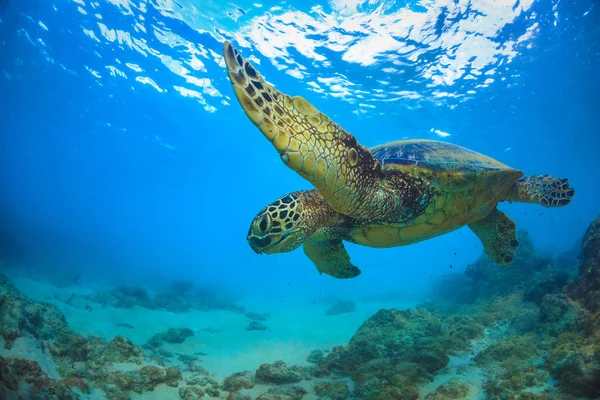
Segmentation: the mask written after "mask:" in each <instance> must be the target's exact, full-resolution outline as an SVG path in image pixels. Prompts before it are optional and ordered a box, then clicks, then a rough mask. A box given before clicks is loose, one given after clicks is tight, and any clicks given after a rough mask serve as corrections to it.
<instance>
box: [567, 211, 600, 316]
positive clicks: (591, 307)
mask: <svg viewBox="0 0 600 400" xmlns="http://www.w3.org/2000/svg"><path fill="white" fill-rule="evenodd" d="M580 258H581V265H580V267H579V277H578V278H577V279H576V280H575V282H573V283H572V284H570V285H569V287H568V288H567V293H568V294H569V296H570V297H571V298H572V299H573V300H577V301H579V303H580V304H581V305H582V306H583V307H584V308H585V309H587V310H588V311H590V312H591V313H592V314H595V313H598V312H599V311H600V217H599V218H596V219H595V220H594V221H593V222H592V223H591V224H590V226H589V227H588V229H587V231H586V233H585V235H584V237H583V241H582V252H581V257H580Z"/></svg>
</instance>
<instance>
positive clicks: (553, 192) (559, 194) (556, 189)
mask: <svg viewBox="0 0 600 400" xmlns="http://www.w3.org/2000/svg"><path fill="white" fill-rule="evenodd" d="M573 196H575V190H574V189H573V188H572V187H571V184H570V183H569V180H568V179H566V178H563V179H559V178H553V177H551V176H550V175H533V176H528V177H525V178H522V179H519V181H518V182H517V184H516V185H515V187H514V190H513V191H512V193H511V198H510V200H514V201H518V202H522V203H537V204H541V205H543V206H544V207H562V206H566V205H567V204H569V203H570V202H571V200H573Z"/></svg>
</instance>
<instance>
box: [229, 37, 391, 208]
mask: <svg viewBox="0 0 600 400" xmlns="http://www.w3.org/2000/svg"><path fill="white" fill-rule="evenodd" d="M224 53H225V63H226V64H227V71H228V74H229V79H230V81H231V84H232V86H233V91H234V92H235V95H236V97H237V99H238V101H239V103H240V105H241V106H242V108H243V109H244V111H245V113H246V115H247V116H248V118H250V120H251V121H252V122H253V123H254V124H255V125H256V126H257V127H258V128H259V129H260V131H261V132H262V133H263V134H264V136H265V137H266V138H267V139H268V140H269V141H270V142H271V143H272V144H273V146H274V147H275V149H277V151H278V152H279V154H280V156H281V159H282V160H283V162H284V163H285V164H286V165H287V166H288V167H290V168H291V169H293V170H294V171H296V172H297V173H298V174H300V176H302V177H303V178H305V179H307V180H308V181H310V182H311V183H312V184H313V185H314V186H315V187H316V188H317V189H318V190H319V191H320V192H321V194H322V195H323V198H324V199H325V201H326V202H327V204H328V205H329V206H330V207H331V208H332V209H333V210H334V211H336V212H338V213H341V214H345V215H348V216H351V217H354V218H378V217H379V218H380V217H381V216H382V215H385V213H386V212H387V213H389V209H392V208H393V207H394V206H396V205H397V204H396V203H399V205H400V206H401V204H402V203H401V199H400V196H398V193H395V191H394V190H392V189H390V188H388V187H387V186H386V185H385V184H383V183H382V179H381V178H382V176H383V173H382V170H381V164H380V162H379V161H377V160H376V159H375V158H374V157H373V155H372V154H371V153H370V152H369V150H368V149H367V148H365V147H364V146H362V145H360V144H359V143H357V141H356V139H355V138H354V136H352V135H351V134H349V133H348V132H346V131H345V130H344V129H342V128H341V127H340V126H339V125H337V124H336V123H335V122H333V121H331V120H330V119H329V118H328V117H327V116H326V115H325V114H323V113H321V112H319V111H318V110H317V109H316V108H315V107H314V106H312V105H311V104H310V103H309V102H307V101H306V100H305V99H303V98H302V97H290V96H288V95H286V94H283V93H281V92H280V91H278V90H276V89H275V88H273V86H271V85H270V84H268V83H267V82H265V80H264V78H263V77H262V76H261V74H260V73H258V72H257V71H256V69H254V67H253V66H252V64H251V63H250V62H248V61H247V60H245V59H244V58H243V57H242V56H241V55H240V53H239V52H238V51H237V50H236V49H235V48H234V47H233V46H232V45H231V44H230V43H229V42H225V46H224ZM386 191H387V193H384V192H386ZM395 202H396V203H395ZM384 208H387V209H388V210H386V211H382V209H384Z"/></svg>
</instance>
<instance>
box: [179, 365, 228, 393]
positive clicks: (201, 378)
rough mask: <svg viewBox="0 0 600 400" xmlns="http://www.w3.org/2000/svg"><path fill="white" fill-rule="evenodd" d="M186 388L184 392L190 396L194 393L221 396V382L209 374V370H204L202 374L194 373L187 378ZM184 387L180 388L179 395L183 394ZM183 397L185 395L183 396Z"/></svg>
mask: <svg viewBox="0 0 600 400" xmlns="http://www.w3.org/2000/svg"><path fill="white" fill-rule="evenodd" d="M185 385H186V386H185V388H186V389H185V390H184V392H185V393H186V394H187V395H188V396H193V395H194V394H198V393H204V394H206V395H208V396H211V397H217V398H218V397H220V395H221V394H220V392H219V390H220V385H219V383H218V382H217V381H216V380H214V379H213V378H211V377H210V376H209V372H208V371H203V372H202V373H200V374H196V375H192V376H190V377H188V378H186V379H185ZM181 394H182V389H181V388H180V389H179V395H180V396H181ZM182 397H183V396H182ZM200 398H202V397H200Z"/></svg>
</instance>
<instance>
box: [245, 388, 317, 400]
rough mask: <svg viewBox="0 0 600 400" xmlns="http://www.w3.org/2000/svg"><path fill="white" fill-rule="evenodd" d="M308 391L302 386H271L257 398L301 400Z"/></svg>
mask: <svg viewBox="0 0 600 400" xmlns="http://www.w3.org/2000/svg"><path fill="white" fill-rule="evenodd" d="M306 393H307V391H306V389H304V388H303V387H301V386H281V387H274V388H270V389H269V390H268V391H267V393H263V394H261V395H260V396H258V397H257V398H256V400H301V399H302V398H303V397H304V395H305V394H306Z"/></svg>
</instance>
